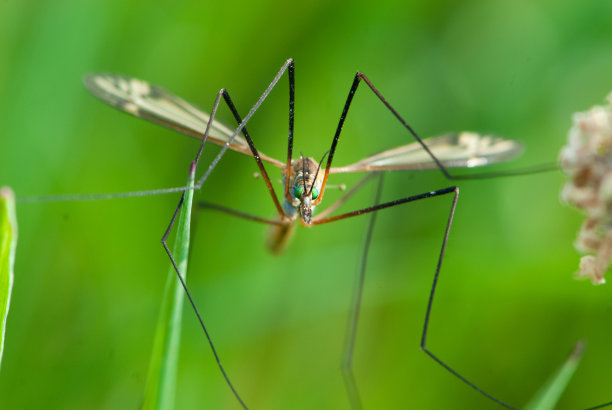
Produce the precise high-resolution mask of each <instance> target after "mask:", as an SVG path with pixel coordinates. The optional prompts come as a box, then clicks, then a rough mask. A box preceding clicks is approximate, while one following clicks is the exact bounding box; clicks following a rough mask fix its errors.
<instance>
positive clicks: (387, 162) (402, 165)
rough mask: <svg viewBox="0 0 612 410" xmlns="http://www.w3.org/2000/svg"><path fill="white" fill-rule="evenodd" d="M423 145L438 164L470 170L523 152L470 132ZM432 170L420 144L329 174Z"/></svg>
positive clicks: (510, 143) (515, 144) (516, 145)
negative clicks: (437, 160)
mask: <svg viewBox="0 0 612 410" xmlns="http://www.w3.org/2000/svg"><path fill="white" fill-rule="evenodd" d="M423 142H424V143H425V145H427V147H428V148H429V149H430V150H431V152H432V153H433V154H434V155H435V156H436V158H438V159H439V160H440V162H441V163H442V165H444V166H445V167H449V168H452V167H467V168H472V167H477V166H482V165H487V164H492V163H494V162H500V161H507V160H509V159H511V158H514V157H516V156H518V155H519V154H521V153H522V152H523V146H522V145H521V143H519V142H518V141H512V140H506V139H503V138H499V137H493V136H490V135H480V134H476V133H472V132H462V133H455V134H447V135H443V136H440V137H433V138H427V139H424V140H423ZM436 167H437V165H436V163H435V162H434V161H433V160H432V159H431V156H430V155H429V154H428V153H427V151H425V150H424V149H423V147H422V146H421V144H419V143H418V142H413V143H412V144H408V145H402V146H400V147H396V148H392V149H390V150H387V151H383V152H381V153H379V154H375V155H372V156H370V157H367V158H364V159H362V160H361V161H358V162H356V163H354V164H351V165H347V166H345V167H337V168H332V169H331V170H330V172H331V173H341V172H367V171H386V170H416V169H433V168H436Z"/></svg>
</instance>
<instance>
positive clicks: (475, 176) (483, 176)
mask: <svg viewBox="0 0 612 410" xmlns="http://www.w3.org/2000/svg"><path fill="white" fill-rule="evenodd" d="M361 80H363V81H364V82H365V83H366V84H367V85H368V87H369V88H370V90H372V92H373V93H374V94H375V95H376V96H377V97H378V99H379V100H380V101H381V102H382V103H383V104H384V105H385V107H387V109H388V110H389V111H391V113H392V114H393V116H394V117H395V118H396V119H397V120H398V121H399V122H400V123H401V124H402V125H403V126H404V128H406V129H407V130H408V132H409V133H410V134H411V135H412V137H413V138H414V139H415V140H416V141H417V142H418V143H419V144H421V146H422V147H423V149H424V150H425V151H426V152H427V153H428V154H429V156H430V157H431V159H432V161H434V162H435V163H436V166H437V167H438V168H439V169H440V171H441V172H442V174H444V176H445V177H446V178H447V179H449V180H470V179H486V178H498V177H501V176H518V175H527V174H533V173H538V172H547V171H551V170H555V169H558V164H557V163H550V164H545V165H542V166H536V167H529V168H523V169H517V170H511V171H505V172H488V173H478V174H471V175H452V174H451V173H450V172H449V171H448V170H447V169H446V167H445V166H444V165H442V163H441V162H440V160H439V159H438V158H437V157H436V156H435V155H434V154H433V153H432V152H431V150H430V149H429V147H428V146H427V144H425V142H424V141H423V139H422V138H421V137H419V135H418V134H417V133H416V131H414V129H413V128H412V127H411V126H410V125H409V124H408V123H407V122H406V121H405V120H404V119H403V118H402V117H401V116H400V115H399V113H398V112H397V111H396V110H395V108H393V106H392V105H391V104H390V103H389V102H388V101H387V100H386V99H385V97H383V95H382V94H381V93H380V91H378V89H377V88H376V87H374V84H372V82H371V81H370V80H369V79H368V77H367V76H366V75H365V74H363V73H360V72H357V74H355V78H354V80H353V84H352V85H351V88H350V90H349V94H348V97H347V99H346V102H345V103H344V108H343V109H342V113H341V114H340V121H339V122H338V127H337V128H336V133H335V134H334V139H333V140H332V145H331V148H330V150H329V156H328V157H327V164H326V165H325V174H324V176H323V184H322V186H321V190H320V191H321V192H319V197H318V198H317V199H316V200H315V201H314V205H318V204H319V203H320V202H321V200H322V199H323V195H324V193H325V185H326V184H327V177H328V176H329V171H330V169H331V164H332V161H333V159H334V154H335V152H336V147H337V146H338V140H339V139H340V133H341V132H342V127H343V126H344V121H345V120H346V116H347V115H348V110H349V108H350V106H351V103H352V101H353V97H354V96H355V93H356V92H357V88H358V87H359V83H360V82H361Z"/></svg>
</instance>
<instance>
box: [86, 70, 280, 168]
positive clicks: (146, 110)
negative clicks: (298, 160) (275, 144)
mask: <svg viewBox="0 0 612 410" xmlns="http://www.w3.org/2000/svg"><path fill="white" fill-rule="evenodd" d="M84 81H85V86H86V87H87V89H88V90H89V92H91V93H92V94H93V95H95V96H96V97H98V98H99V99H101V100H102V101H104V102H105V103H107V104H109V105H112V106H113V107H115V108H118V109H120V110H121V111H125V112H127V113H128V114H132V115H134V116H136V117H141V118H144V119H146V120H149V121H151V122H154V123H156V124H159V125H162V126H164V127H167V128H170V129H173V130H175V131H178V132H181V133H183V134H186V135H189V136H191V137H195V138H200V139H201V138H202V136H203V134H204V130H205V129H206V124H208V122H209V121H210V116H209V115H208V114H207V113H205V112H204V111H202V110H200V109H199V108H197V107H196V106H194V105H192V104H190V103H188V102H187V101H185V100H183V99H182V98H179V97H177V96H176V95H174V94H172V93H169V92H168V91H166V90H164V89H163V88H160V87H157V86H155V85H152V84H149V83H147V82H146V81H143V80H139V79H137V78H131V77H127V76H123V75H117V74H89V75H87V76H86V77H85V79H84ZM233 132H234V131H233V130H232V129H231V128H229V127H227V126H226V125H224V124H222V123H220V122H219V121H216V120H214V121H213V122H212V124H211V128H210V132H209V135H208V140H209V141H211V142H213V143H215V144H218V145H225V144H226V143H227V141H228V140H229V138H230V137H231V135H232V134H233ZM229 148H230V149H232V150H234V151H237V152H241V153H243V154H246V155H252V154H251V149H250V148H249V145H248V144H247V142H246V141H245V140H244V139H243V138H241V137H239V136H236V137H235V138H234V140H233V141H232V143H231V144H230V145H229ZM259 154H260V157H261V159H262V160H264V161H267V162H270V163H272V164H274V165H276V166H279V167H282V166H284V164H283V163H282V162H281V161H278V160H276V159H274V158H270V157H268V156H266V155H264V154H262V153H261V152H260V153H259Z"/></svg>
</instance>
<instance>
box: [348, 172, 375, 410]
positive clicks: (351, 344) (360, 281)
mask: <svg viewBox="0 0 612 410" xmlns="http://www.w3.org/2000/svg"><path fill="white" fill-rule="evenodd" d="M383 176H384V174H380V177H379V182H378V187H377V188H376V196H375V199H374V205H375V206H376V205H378V203H379V202H380V195H381V192H382V182H383ZM376 215H378V214H377V213H376V212H372V216H371V217H370V222H369V224H368V230H367V233H366V238H365V242H364V245H363V254H362V259H361V268H360V269H359V275H358V276H357V278H356V280H355V288H354V292H353V302H352V305H351V311H350V314H349V319H348V325H347V327H346V336H345V340H344V351H343V353H342V374H343V376H344V385H345V387H346V391H347V394H348V396H349V400H350V402H351V407H352V408H353V409H360V408H361V407H362V406H361V399H360V397H359V389H358V388H357V381H356V380H355V373H354V372H353V357H354V352H355V340H356V339H357V325H358V324H359V313H360V312H361V299H362V296H363V285H364V282H365V274H366V266H367V264H368V253H369V251H370V243H371V242H372V232H373V231H374V224H375V223H376Z"/></svg>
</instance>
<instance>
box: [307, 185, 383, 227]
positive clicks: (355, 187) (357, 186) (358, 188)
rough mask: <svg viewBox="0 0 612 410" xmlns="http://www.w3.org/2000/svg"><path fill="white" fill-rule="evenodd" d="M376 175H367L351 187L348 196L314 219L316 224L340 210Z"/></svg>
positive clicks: (341, 198)
mask: <svg viewBox="0 0 612 410" xmlns="http://www.w3.org/2000/svg"><path fill="white" fill-rule="evenodd" d="M375 175H376V174H375V173H369V174H368V175H366V176H365V177H364V178H362V179H361V180H360V181H359V182H357V183H356V184H355V185H354V186H353V187H351V189H350V190H348V191H347V192H346V194H344V195H342V197H340V199H338V200H337V201H336V202H334V203H333V204H331V205H330V206H329V207H327V208H326V209H325V211H323V212H321V213H320V214H319V215H317V216H316V217H314V218H312V221H313V222H315V221H318V220H320V219H325V217H327V215H329V214H331V213H332V212H334V211H335V210H336V209H338V207H339V206H340V205H342V204H343V203H345V202H346V201H347V200H348V199H349V198H350V197H352V196H353V195H355V193H357V191H359V190H360V189H361V188H362V187H363V186H364V185H365V183H366V182H368V181H369V180H370V179H372V178H374V176H375ZM381 175H382V174H381ZM328 188H331V186H329V185H328Z"/></svg>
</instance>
